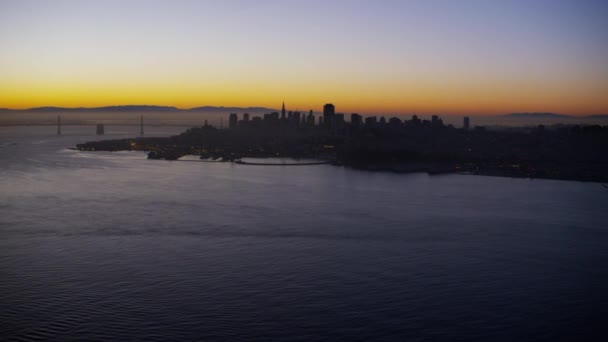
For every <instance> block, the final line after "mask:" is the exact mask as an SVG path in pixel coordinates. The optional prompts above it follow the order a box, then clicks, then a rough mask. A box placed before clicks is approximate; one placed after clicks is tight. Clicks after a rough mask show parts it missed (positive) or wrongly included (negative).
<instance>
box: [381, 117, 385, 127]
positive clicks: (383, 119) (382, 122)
mask: <svg viewBox="0 0 608 342" xmlns="http://www.w3.org/2000/svg"><path fill="white" fill-rule="evenodd" d="M384 125H386V119H385V118H384V116H381V117H380V126H384Z"/></svg>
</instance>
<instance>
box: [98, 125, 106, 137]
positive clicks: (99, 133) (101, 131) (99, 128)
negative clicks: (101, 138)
mask: <svg viewBox="0 0 608 342" xmlns="http://www.w3.org/2000/svg"><path fill="white" fill-rule="evenodd" d="M96 133H97V134H98V135H103V134H104V133H105V132H104V127H103V124H97V131H96Z"/></svg>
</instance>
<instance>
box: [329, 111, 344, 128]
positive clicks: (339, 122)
mask: <svg viewBox="0 0 608 342" xmlns="http://www.w3.org/2000/svg"><path fill="white" fill-rule="evenodd" d="M333 119H334V122H333V124H332V127H333V128H338V129H341V128H343V127H344V114H343V113H336V114H334V117H333Z"/></svg>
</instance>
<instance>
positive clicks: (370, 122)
mask: <svg viewBox="0 0 608 342" xmlns="http://www.w3.org/2000/svg"><path fill="white" fill-rule="evenodd" d="M376 123H377V119H376V117H375V116H368V117H366V118H365V126H367V127H368V128H372V127H376Z"/></svg>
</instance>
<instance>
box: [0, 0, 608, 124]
mask: <svg viewBox="0 0 608 342" xmlns="http://www.w3.org/2000/svg"><path fill="white" fill-rule="evenodd" d="M177 4H178V5H176V4H175V3H169V2H146V3H141V2H133V1H132V2H116V1H106V2H94V1H81V2H75V1H57V2H52V3H50V2H49V3H40V2H31V1H19V2H17V1H3V2H1V3H0V9H1V11H0V19H1V20H0V43H1V44H2V46H3V47H4V51H5V53H3V54H2V56H0V74H2V75H3V77H2V80H1V81H0V108H12V109H24V108H31V107H41V106H59V107H99V106H110V105H129V104H146V105H161V106H175V107H178V108H192V107H197V106H201V105H217V106H239V107H249V106H260V107H270V108H274V107H275V106H276V102H277V101H276V99H277V98H279V99H285V101H286V102H288V103H289V107H290V108H294V109H296V108H297V109H300V110H302V111H305V110H308V109H310V108H313V109H315V111H319V109H318V108H317V107H318V106H317V104H318V103H327V102H334V103H340V112H344V113H351V112H358V113H391V114H399V115H407V114H410V113H420V114H430V113H440V114H442V115H451V114H456V115H488V114H505V113H511V112H555V113H563V114H571V115H586V114H605V113H607V112H608V99H606V97H605V96H604V94H605V93H606V92H608V70H607V68H606V67H605V66H604V61H605V60H606V59H608V47H607V46H606V44H604V43H603V42H605V41H606V40H607V39H608V33H607V32H608V24H606V21H605V20H604V19H605V18H606V15H607V14H608V4H606V3H604V2H601V1H578V2H577V1H533V2H524V1H510V2H508V3H500V4H494V3H492V4H486V3H484V2H481V1H466V2H461V3H458V4H457V3H454V2H448V1H427V2H422V1H408V2H398V1H383V2H378V3H371V2H361V1H359V2H341V1H336V2H332V3H324V2H318V1H310V2H305V3H298V2H276V1H264V2H256V3H249V2H243V1H231V2H222V3H212V2H192V1H179V2H177Z"/></svg>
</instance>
